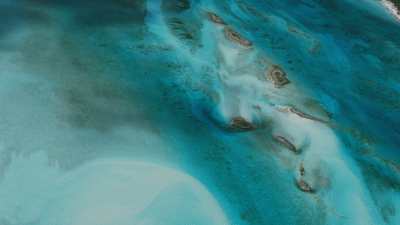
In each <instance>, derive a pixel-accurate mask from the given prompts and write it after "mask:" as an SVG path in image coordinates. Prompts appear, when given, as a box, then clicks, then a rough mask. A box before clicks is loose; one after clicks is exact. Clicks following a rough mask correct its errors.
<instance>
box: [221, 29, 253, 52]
mask: <svg viewBox="0 0 400 225" xmlns="http://www.w3.org/2000/svg"><path fill="white" fill-rule="evenodd" d="M224 33H225V37H226V38H228V39H229V40H231V41H233V42H236V43H238V44H240V45H242V46H244V47H251V46H252V45H253V43H251V41H249V40H247V39H245V38H244V37H242V36H241V35H240V34H239V33H238V32H236V31H234V30H233V29H232V28H229V27H225V28H224Z"/></svg>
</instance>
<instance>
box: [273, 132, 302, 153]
mask: <svg viewBox="0 0 400 225" xmlns="http://www.w3.org/2000/svg"><path fill="white" fill-rule="evenodd" d="M274 139H275V140H276V141H277V142H278V143H280V144H281V145H283V146H285V147H286V148H287V149H289V150H290V151H292V152H295V153H299V150H298V149H297V148H296V146H294V145H293V144H292V143H291V142H290V141H289V140H288V139H286V138H285V137H282V136H279V135H277V136H274Z"/></svg>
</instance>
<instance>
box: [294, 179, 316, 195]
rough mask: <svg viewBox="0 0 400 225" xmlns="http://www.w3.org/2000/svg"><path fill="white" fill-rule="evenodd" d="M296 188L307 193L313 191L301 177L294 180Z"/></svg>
mask: <svg viewBox="0 0 400 225" xmlns="http://www.w3.org/2000/svg"><path fill="white" fill-rule="evenodd" d="M296 185H297V188H299V189H300V191H303V192H307V193H314V192H315V190H314V189H313V188H312V187H311V185H309V184H308V183H307V182H306V181H304V180H303V179H300V180H297V181H296Z"/></svg>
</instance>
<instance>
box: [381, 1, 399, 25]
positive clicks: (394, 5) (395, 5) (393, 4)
mask: <svg viewBox="0 0 400 225" xmlns="http://www.w3.org/2000/svg"><path fill="white" fill-rule="evenodd" d="M381 3H382V5H383V6H384V7H385V8H386V9H387V10H389V12H390V13H391V14H392V15H393V16H394V17H396V19H397V20H399V21H400V0H381Z"/></svg>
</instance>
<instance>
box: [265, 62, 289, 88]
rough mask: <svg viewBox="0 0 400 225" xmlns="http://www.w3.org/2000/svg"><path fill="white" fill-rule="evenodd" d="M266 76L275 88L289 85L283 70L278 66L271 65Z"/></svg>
mask: <svg viewBox="0 0 400 225" xmlns="http://www.w3.org/2000/svg"><path fill="white" fill-rule="evenodd" d="M267 76H268V78H269V79H270V80H271V81H272V82H273V83H274V85H275V87H277V88H280V87H283V86H285V85H287V84H289V83H290V81H289V79H288V78H287V76H286V72H285V71H283V69H282V68H281V67H280V66H278V65H273V66H272V68H271V69H270V70H269V72H268V75H267Z"/></svg>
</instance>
